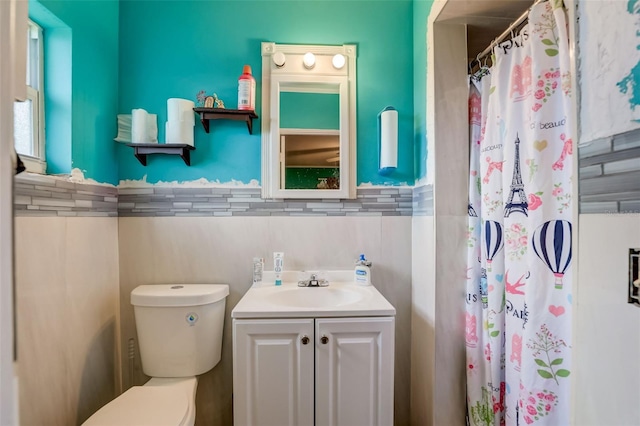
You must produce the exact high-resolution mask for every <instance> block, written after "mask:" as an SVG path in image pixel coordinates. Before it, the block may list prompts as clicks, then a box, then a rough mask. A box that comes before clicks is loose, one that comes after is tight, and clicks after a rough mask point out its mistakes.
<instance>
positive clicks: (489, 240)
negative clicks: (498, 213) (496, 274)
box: [483, 220, 504, 272]
mask: <svg viewBox="0 0 640 426" xmlns="http://www.w3.org/2000/svg"><path fill="white" fill-rule="evenodd" d="M483 231H484V239H483V241H484V245H483V248H484V254H485V258H486V259H487V271H489V272H491V263H492V262H493V258H494V256H495V255H496V254H498V252H499V251H500V250H502V246H503V245H504V238H503V237H502V225H501V224H500V223H499V222H496V221H495V220H487V221H486V222H485V223H484V227H483Z"/></svg>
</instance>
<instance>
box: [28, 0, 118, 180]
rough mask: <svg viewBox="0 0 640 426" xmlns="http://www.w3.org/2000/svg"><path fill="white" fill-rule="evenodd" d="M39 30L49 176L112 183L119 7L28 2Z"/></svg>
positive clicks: (115, 4)
mask: <svg viewBox="0 0 640 426" xmlns="http://www.w3.org/2000/svg"><path fill="white" fill-rule="evenodd" d="M29 15H30V17H31V18H32V19H34V20H35V21H36V22H38V23H39V24H40V25H41V26H42V27H43V29H44V35H45V39H47V38H49V39H48V40H47V42H46V44H45V55H46V57H47V59H46V67H47V68H46V72H45V95H46V96H45V99H46V101H47V109H46V110H45V120H46V126H47V128H46V145H47V146H46V152H47V161H48V165H47V166H48V170H47V172H48V173H69V172H70V171H71V168H79V169H81V170H82V171H83V172H84V174H85V177H88V178H92V179H95V180H97V181H99V182H109V183H117V181H118V161H117V159H116V152H115V151H116V150H115V147H114V143H113V137H114V136H115V135H116V132H117V126H116V119H115V117H116V114H117V111H118V25H119V3H118V2H117V1H113V0H103V1H81V0H76V1H71V0H68V1H52V0H30V1H29Z"/></svg>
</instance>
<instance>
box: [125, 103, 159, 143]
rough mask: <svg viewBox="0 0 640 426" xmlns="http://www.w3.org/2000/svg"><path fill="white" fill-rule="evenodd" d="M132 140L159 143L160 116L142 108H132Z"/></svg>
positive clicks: (134, 141)
mask: <svg viewBox="0 0 640 426" xmlns="http://www.w3.org/2000/svg"><path fill="white" fill-rule="evenodd" d="M131 142H133V143H158V116H157V115H156V114H149V113H148V112H147V111H146V110H144V109H142V108H136V109H132V110H131Z"/></svg>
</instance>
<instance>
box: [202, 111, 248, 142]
mask: <svg viewBox="0 0 640 426" xmlns="http://www.w3.org/2000/svg"><path fill="white" fill-rule="evenodd" d="M193 110H194V111H195V112H196V113H197V114H198V115H199V116H200V122H201V123H202V127H204V131H205V132H207V133H209V120H233V121H244V122H245V123H247V129H248V130H249V134H250V135H252V134H253V120H254V119H255V118H258V116H257V114H256V113H255V111H246V110H239V109H227V108H194V109H193Z"/></svg>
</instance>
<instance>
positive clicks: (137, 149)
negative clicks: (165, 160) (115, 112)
mask: <svg viewBox="0 0 640 426" xmlns="http://www.w3.org/2000/svg"><path fill="white" fill-rule="evenodd" d="M127 146H130V147H131V148H133V150H134V155H135V156H136V158H137V159H138V161H140V163H141V164H142V165H143V166H146V165H147V155H149V154H170V155H179V156H180V157H181V158H182V160H183V161H184V163H185V164H186V165H187V166H190V165H191V155H190V152H191V151H193V150H194V149H196V148H195V147H194V146H191V145H187V144H184V143H128V144H127Z"/></svg>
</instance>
